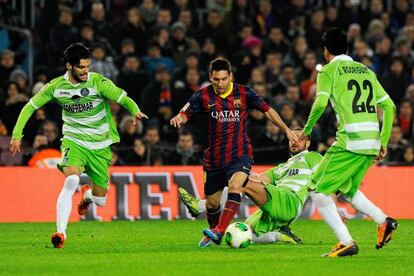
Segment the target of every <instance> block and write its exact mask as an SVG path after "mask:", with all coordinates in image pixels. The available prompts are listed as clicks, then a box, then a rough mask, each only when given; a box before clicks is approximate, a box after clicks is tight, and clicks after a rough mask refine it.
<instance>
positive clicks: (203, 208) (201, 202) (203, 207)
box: [198, 187, 228, 213]
mask: <svg viewBox="0 0 414 276" xmlns="http://www.w3.org/2000/svg"><path fill="white" fill-rule="evenodd" d="M227 191H228V188H227V187H224V189H223V193H222V194H221V199H220V205H221V206H223V205H224V204H225V203H226V200H227V194H228V192H227ZM198 210H199V211H200V213H203V212H205V211H206V200H205V199H200V200H199V201H198Z"/></svg>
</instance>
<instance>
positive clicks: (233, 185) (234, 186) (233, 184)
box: [229, 179, 243, 193]
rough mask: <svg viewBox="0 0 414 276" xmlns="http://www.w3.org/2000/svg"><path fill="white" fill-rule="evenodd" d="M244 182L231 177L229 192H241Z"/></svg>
mask: <svg viewBox="0 0 414 276" xmlns="http://www.w3.org/2000/svg"><path fill="white" fill-rule="evenodd" d="M242 184H243V183H241V182H240V181H237V180H234V179H230V181H229V193H241V190H242Z"/></svg>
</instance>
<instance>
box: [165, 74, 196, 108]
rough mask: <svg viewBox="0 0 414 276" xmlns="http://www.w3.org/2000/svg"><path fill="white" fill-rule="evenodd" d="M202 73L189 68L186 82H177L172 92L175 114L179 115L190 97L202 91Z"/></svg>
mask: <svg viewBox="0 0 414 276" xmlns="http://www.w3.org/2000/svg"><path fill="white" fill-rule="evenodd" d="M200 84H201V83H200V72H199V71H198V69H197V68H187V71H186V74H185V77H184V81H182V80H177V81H175V83H174V88H173V92H172V109H173V114H178V112H180V110H181V108H182V107H183V106H184V105H185V104H186V103H187V102H188V100H189V99H190V97H191V96H192V95H193V94H194V93H195V92H197V91H198V90H199V89H200Z"/></svg>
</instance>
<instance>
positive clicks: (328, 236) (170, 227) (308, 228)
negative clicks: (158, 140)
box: [0, 220, 414, 276]
mask: <svg viewBox="0 0 414 276" xmlns="http://www.w3.org/2000/svg"><path fill="white" fill-rule="evenodd" d="M399 222H400V227H399V228H398V230H397V231H396V233H395V235H394V238H393V240H392V241H391V242H390V243H389V244H388V245H387V246H386V247H385V248H384V249H382V250H376V249H375V248H374V247H375V241H376V228H375V224H374V222H372V221H365V220H353V221H350V222H349V223H348V227H349V229H350V231H351V234H352V235H353V237H354V239H355V240H356V241H357V242H358V245H359V248H360V251H359V255H358V256H354V257H346V258H337V259H328V258H322V257H320V255H321V254H322V253H325V252H326V251H329V250H330V248H331V247H332V246H333V245H334V244H335V242H336V240H335V238H334V235H333V233H332V232H331V231H330V229H329V228H328V226H327V225H325V223H324V222H323V221H309V220H299V221H298V222H297V223H295V224H294V225H293V226H292V230H293V231H294V232H295V233H296V234H297V235H298V236H300V237H301V238H302V239H303V240H304V244H302V245H287V244H280V243H278V244H261V245H259V244H253V245H251V246H250V247H248V248H246V249H232V248H229V247H227V245H225V244H222V245H221V246H216V245H213V246H211V247H209V248H198V247H197V243H198V241H199V239H200V238H201V231H202V229H203V228H204V227H205V226H206V222H204V221H202V220H197V221H188V220H176V221H172V222H168V221H135V222H110V223H102V222H78V223H70V224H69V229H68V235H69V239H68V240H67V242H66V244H65V248H64V249H54V248H53V247H52V245H51V243H50V235H51V234H52V232H53V231H54V229H55V227H54V224H53V223H13V224H11V223H10V224H9V223H2V224H0V274H10V275H16V274H25V275H27V274H32V275H37V274H54V275H57V274H59V275H75V274H76V275H84V274H89V275H121V274H123V275H236V274H237V275H254V276H259V275H414V258H413V253H414V240H413V239H412V237H413V232H414V220H400V221H399Z"/></svg>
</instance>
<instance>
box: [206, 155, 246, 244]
mask: <svg viewBox="0 0 414 276" xmlns="http://www.w3.org/2000/svg"><path fill="white" fill-rule="evenodd" d="M251 167H252V161H251V159H250V157H249V156H243V157H242V158H240V159H238V160H236V161H234V162H233V163H231V164H229V165H228V166H227V167H226V168H225V170H226V178H227V180H228V195H227V200H226V202H225V204H224V207H223V211H222V212H221V215H220V221H219V224H218V225H217V226H216V227H215V228H214V229H213V230H212V231H210V230H209V229H206V231H204V234H205V235H207V236H210V238H212V240H213V241H214V242H215V243H217V244H220V242H221V237H222V236H223V234H224V231H225V230H226V228H227V227H228V226H229V224H230V222H231V220H232V219H233V217H234V216H235V215H236V214H237V212H238V211H239V208H240V202H241V192H242V186H243V184H244V183H245V182H246V181H248V176H249V174H250V169H251Z"/></svg>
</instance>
